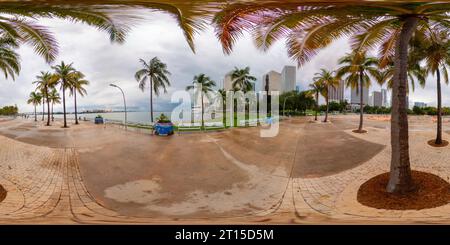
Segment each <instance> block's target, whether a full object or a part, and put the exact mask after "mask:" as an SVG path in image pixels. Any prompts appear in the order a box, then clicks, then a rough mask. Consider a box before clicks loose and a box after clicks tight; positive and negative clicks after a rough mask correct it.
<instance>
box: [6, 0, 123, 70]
mask: <svg viewBox="0 0 450 245" xmlns="http://www.w3.org/2000/svg"><path fill="white" fill-rule="evenodd" d="M97 4H98V3H97ZM39 18H60V19H65V20H69V21H71V22H81V23H85V24H87V25H90V26H94V27H96V28H98V29H100V30H102V31H106V32H107V33H108V34H109V37H110V40H111V41H112V42H119V43H120V42H123V41H124V38H125V34H126V32H127V31H128V29H129V27H128V22H130V19H131V18H130V17H129V16H126V15H125V14H122V15H120V16H119V15H117V14H115V12H114V10H113V9H111V8H110V7H107V6H106V5H103V6H101V5H94V4H93V3H91V4H86V3H83V4H82V3H72V4H68V3H67V1H41V3H36V2H31V1H30V2H24V1H20V2H19V1H2V4H1V6H0V19H1V21H0V22H1V24H0V32H2V33H3V34H4V35H6V36H8V37H9V38H12V39H13V40H15V41H16V42H17V44H22V43H24V44H28V45H31V46H32V47H33V48H34V51H35V52H36V53H37V54H39V55H41V56H43V57H44V58H45V60H46V61H47V62H52V61H54V60H55V58H56V55H57V53H58V44H57V41H56V40H55V37H54V35H53V34H52V33H51V32H50V31H49V29H48V28H47V27H45V26H43V25H40V24H38V19H39Z"/></svg>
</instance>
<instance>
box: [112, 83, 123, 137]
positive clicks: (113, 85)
mask: <svg viewBox="0 0 450 245" xmlns="http://www.w3.org/2000/svg"><path fill="white" fill-rule="evenodd" d="M109 86H111V87H115V88H118V89H119V90H120V92H122V96H123V107H124V109H125V131H126V130H127V102H126V101H125V93H124V92H123V90H122V89H121V88H120V87H119V86H117V85H115V84H112V83H111V84H110V85H109Z"/></svg>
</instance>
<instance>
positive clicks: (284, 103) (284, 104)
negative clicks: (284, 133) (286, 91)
mask: <svg viewBox="0 0 450 245" xmlns="http://www.w3.org/2000/svg"><path fill="white" fill-rule="evenodd" d="M290 97H294V95H289V96H287V97H286V98H284V102H283V117H284V116H285V114H286V112H284V107H285V106H286V100H287V99H288V98H290Z"/></svg>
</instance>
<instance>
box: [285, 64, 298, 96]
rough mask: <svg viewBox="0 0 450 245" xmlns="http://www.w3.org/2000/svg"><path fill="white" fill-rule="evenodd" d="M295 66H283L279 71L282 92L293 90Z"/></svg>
mask: <svg viewBox="0 0 450 245" xmlns="http://www.w3.org/2000/svg"><path fill="white" fill-rule="evenodd" d="M296 71H297V68H296V67H295V66H284V67H283V70H282V71H281V82H282V85H283V86H282V90H283V92H289V91H294V90H295V79H296Z"/></svg>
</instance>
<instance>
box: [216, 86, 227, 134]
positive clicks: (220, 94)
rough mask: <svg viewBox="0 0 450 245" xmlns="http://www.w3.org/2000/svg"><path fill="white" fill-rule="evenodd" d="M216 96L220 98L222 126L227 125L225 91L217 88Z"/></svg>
mask: <svg viewBox="0 0 450 245" xmlns="http://www.w3.org/2000/svg"><path fill="white" fill-rule="evenodd" d="M217 95H218V98H219V99H220V103H221V104H222V122H223V127H226V126H227V107H226V106H227V105H226V104H227V91H225V89H219V90H217Z"/></svg>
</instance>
